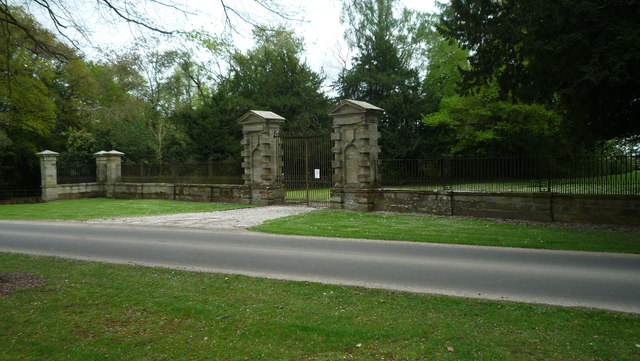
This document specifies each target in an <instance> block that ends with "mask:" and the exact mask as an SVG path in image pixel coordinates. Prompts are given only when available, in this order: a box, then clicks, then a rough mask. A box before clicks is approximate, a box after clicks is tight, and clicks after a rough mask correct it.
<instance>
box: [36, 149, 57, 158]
mask: <svg viewBox="0 0 640 361" xmlns="http://www.w3.org/2000/svg"><path fill="white" fill-rule="evenodd" d="M36 155H37V156H38V157H57V156H59V155H60V153H58V152H54V151H51V150H43V151H42V152H40V153H36Z"/></svg>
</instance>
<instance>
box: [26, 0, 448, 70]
mask: <svg viewBox="0 0 640 361" xmlns="http://www.w3.org/2000/svg"><path fill="white" fill-rule="evenodd" d="M177 1H178V2H180V1H183V3H184V4H188V5H187V6H188V8H190V9H197V11H193V12H194V15H188V14H184V13H176V12H171V11H169V10H167V9H166V8H162V7H160V8H159V9H158V8H156V9H154V8H153V7H152V6H146V4H147V3H145V9H149V10H148V11H149V14H148V16H149V18H151V19H154V21H155V22H156V23H157V24H158V25H159V26H161V27H164V28H166V29H180V30H193V29H204V30H206V31H208V32H209V33H212V34H221V33H222V32H223V31H224V30H225V28H224V13H223V11H222V8H221V6H220V1H219V0H188V1H187V0H177ZM15 2H16V3H22V4H23V5H26V7H27V8H28V9H30V10H31V11H33V12H34V13H35V15H36V16H37V18H38V19H39V20H40V21H41V22H43V23H44V24H45V25H46V26H48V27H50V28H51V27H52V25H51V24H47V22H48V17H47V16H46V14H44V13H42V12H41V13H39V14H38V12H37V6H34V5H33V2H32V1H30V0H22V1H15ZM65 3H67V4H70V6H69V7H70V8H71V9H77V11H76V12H78V13H80V14H81V17H80V18H81V19H82V21H84V22H85V23H87V24H88V25H89V27H90V29H89V30H90V31H91V32H92V37H91V40H92V42H93V44H94V45H97V46H98V48H100V49H102V50H106V51H109V49H117V48H126V47H128V46H131V44H132V39H133V37H134V35H135V33H137V32H138V31H139V29H137V28H132V27H131V26H130V25H127V24H125V23H122V22H121V23H119V24H118V23H115V24H114V23H105V20H104V18H105V17H108V14H106V15H105V14H102V16H101V14H95V12H96V11H95V8H94V7H92V5H90V4H95V3H93V2H87V1H86V0H65ZM225 3H226V4H227V5H229V6H230V7H232V8H234V9H235V10H237V11H239V12H243V13H248V14H251V15H252V16H253V17H254V20H255V21H257V22H262V23H267V24H269V23H270V24H277V23H286V25H288V26H289V27H290V28H292V29H294V30H295V32H296V34H297V35H299V36H301V37H303V38H304V41H305V48H306V53H305V54H304V56H305V58H306V60H307V63H308V64H309V66H310V67H311V68H312V69H313V70H315V71H317V72H320V71H323V72H324V73H325V74H326V75H327V77H328V78H329V80H333V78H335V75H336V74H337V70H338V69H339V67H340V58H345V57H347V56H348V55H350V54H351V53H350V52H349V50H348V47H347V45H346V43H345V41H344V27H343V26H342V25H341V24H340V12H341V9H342V1H341V0H279V3H281V4H282V5H284V6H285V7H286V9H287V11H288V13H289V14H291V16H292V17H293V18H296V19H300V20H299V21H288V22H287V21H285V20H283V19H282V18H278V17H275V16H273V15H272V14H270V13H268V12H266V11H264V9H262V8H261V7H260V6H259V5H257V4H256V3H255V2H254V1H253V0H225ZM399 3H400V4H401V5H402V6H404V7H406V8H410V9H414V10H417V11H421V12H430V13H434V12H436V11H437V8H436V6H435V0H399ZM234 24H235V25H236V26H237V30H238V33H235V34H234V35H233V40H234V43H235V45H236V46H237V47H238V48H239V49H240V50H242V51H245V50H247V49H249V48H251V46H252V39H251V26H249V25H248V24H246V23H243V22H242V21H240V20H238V19H234ZM76 39H81V38H80V37H76ZM80 43H81V44H83V42H82V41H80ZM84 44H86V42H84ZM86 45H88V44H86ZM169 46H171V44H169ZM84 52H85V54H86V55H87V56H88V57H90V58H96V57H99V55H97V54H98V53H97V52H96V51H94V50H91V49H89V48H88V46H87V48H86V49H84Z"/></svg>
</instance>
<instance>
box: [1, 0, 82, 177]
mask: <svg viewBox="0 0 640 361" xmlns="http://www.w3.org/2000/svg"><path fill="white" fill-rule="evenodd" d="M12 12H13V16H14V18H16V19H19V20H20V21H21V22H22V23H23V24H24V26H29V27H30V29H31V33H32V36H33V37H35V38H37V40H38V41H39V42H42V43H47V44H48V46H49V47H50V48H55V49H58V51H60V52H67V53H71V52H70V50H69V49H67V48H66V47H64V46H63V45H61V44H59V43H57V42H56V40H55V38H54V37H53V36H52V35H51V34H50V33H49V32H47V31H46V30H44V29H42V27H40V26H39V25H38V24H37V23H36V22H35V21H34V20H33V18H31V17H30V16H29V15H28V14H27V13H25V12H24V11H22V10H21V9H19V8H12ZM2 18H3V14H2V13H0V19H2ZM0 38H1V39H3V41H2V42H0V69H1V70H2V71H0V125H1V126H2V128H1V131H0V141H1V143H2V145H3V146H4V152H3V153H2V155H0V164H1V165H2V173H3V175H2V178H4V179H3V181H4V182H5V186H6V187H12V188H13V187H35V186H37V160H36V157H35V155H34V154H35V153H36V152H37V151H38V150H42V147H46V146H47V145H48V144H50V143H51V135H52V134H53V132H54V130H55V129H56V126H57V121H58V119H57V114H56V104H55V101H54V97H55V94H54V91H53V89H52V87H51V85H52V84H53V83H55V82H56V77H57V75H56V69H55V67H56V64H57V62H56V60H55V59H52V57H51V56H50V55H49V54H47V53H38V52H34V51H32V49H33V45H34V41H33V39H31V38H27V37H25V36H24V34H23V33H22V32H21V31H19V29H17V28H16V27H14V26H11V25H7V26H0Z"/></svg>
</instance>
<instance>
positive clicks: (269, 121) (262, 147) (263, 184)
mask: <svg viewBox="0 0 640 361" xmlns="http://www.w3.org/2000/svg"><path fill="white" fill-rule="evenodd" d="M237 121H238V123H240V124H241V125H242V132H243V139H242V146H243V150H242V158H243V162H242V167H243V168H244V175H243V178H244V184H245V185H246V186H248V187H250V189H251V201H250V203H251V204H260V205H270V204H282V203H284V188H283V186H282V181H281V173H282V156H281V154H282V152H281V150H280V148H281V143H280V139H279V137H278V133H279V132H280V128H281V126H282V123H284V118H283V117H281V116H279V115H278V114H275V113H273V112H269V111H263V110H251V111H249V112H247V113H246V114H245V115H243V116H242V117H240V118H239V119H238V120H237Z"/></svg>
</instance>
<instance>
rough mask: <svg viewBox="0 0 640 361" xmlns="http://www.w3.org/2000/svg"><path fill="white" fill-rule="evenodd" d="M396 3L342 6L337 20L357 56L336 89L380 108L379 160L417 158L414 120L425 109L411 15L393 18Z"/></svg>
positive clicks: (419, 129)
mask: <svg viewBox="0 0 640 361" xmlns="http://www.w3.org/2000/svg"><path fill="white" fill-rule="evenodd" d="M396 5H397V1H396V0H366V1H359V0H352V1H347V2H345V5H344V8H343V10H342V18H341V20H342V22H343V23H347V24H348V25H349V29H348V30H347V32H346V34H345V35H346V38H347V41H348V43H349V45H350V46H351V47H353V48H354V49H355V50H356V51H357V54H356V55H355V57H354V59H353V66H352V67H351V68H350V69H344V70H343V72H342V74H341V75H340V77H339V79H338V81H337V83H336V87H337V89H338V91H339V93H340V96H341V97H346V98H351V99H357V100H364V101H367V102H369V103H372V104H374V105H376V106H379V107H381V108H383V109H384V110H385V114H384V115H383V118H382V119H381V123H380V130H381V133H382V139H381V147H382V154H383V156H384V157H392V158H420V157H423V156H424V153H423V152H424V150H425V148H424V147H423V145H424V141H425V139H426V138H425V137H426V134H425V133H424V131H425V127H424V125H423V124H422V123H421V122H420V119H421V118H422V114H423V113H424V112H425V110H426V103H425V99H424V94H423V92H422V90H423V89H422V84H421V80H420V76H419V71H418V70H417V69H416V68H414V67H412V66H411V64H412V61H413V55H414V52H415V46H416V45H417V40H416V39H414V38H413V37H412V34H413V33H411V32H409V31H408V30H409V29H410V28H412V26H413V25H414V23H413V14H412V13H410V12H408V11H404V12H403V13H402V14H401V15H400V16H396V15H395V14H394V9H395V7H396Z"/></svg>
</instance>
